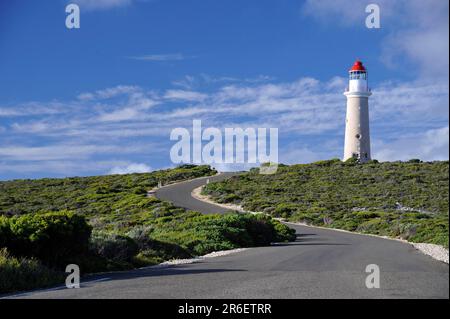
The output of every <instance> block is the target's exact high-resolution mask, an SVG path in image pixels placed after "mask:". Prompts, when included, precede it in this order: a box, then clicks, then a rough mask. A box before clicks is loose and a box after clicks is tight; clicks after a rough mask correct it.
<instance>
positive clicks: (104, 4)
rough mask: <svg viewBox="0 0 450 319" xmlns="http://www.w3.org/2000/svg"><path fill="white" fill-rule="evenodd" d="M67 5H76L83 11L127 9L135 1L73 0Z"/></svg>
mask: <svg viewBox="0 0 450 319" xmlns="http://www.w3.org/2000/svg"><path fill="white" fill-rule="evenodd" d="M66 2H67V3H76V4H78V5H79V6H80V9H81V10H87V11H94V10H107V9H111V8H118V7H125V6H129V5H131V4H132V3H133V2H134V1H133V0H71V1H66Z"/></svg>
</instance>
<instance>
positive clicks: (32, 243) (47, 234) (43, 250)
mask: <svg viewBox="0 0 450 319" xmlns="http://www.w3.org/2000/svg"><path fill="white" fill-rule="evenodd" d="M0 225H1V226H0V229H1V230H0V233H1V234H0V242H1V243H2V245H4V247H7V248H8V249H9V251H10V252H11V253H12V254H13V255H15V256H24V257H36V258H38V259H39V260H41V261H42V262H43V263H45V264H47V265H55V266H61V265H66V264H68V263H71V262H73V261H74V259H73V258H74V257H76V256H80V255H83V254H85V253H86V252H87V251H88V244H89V236H90V234H91V229H92V228H91V226H89V225H88V224H87V222H86V220H85V218H84V217H83V216H79V215H76V214H74V213H72V212H67V211H63V212H58V213H46V214H28V215H22V216H14V217H10V218H5V217H3V218H1V219H0Z"/></svg>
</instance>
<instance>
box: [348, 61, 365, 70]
mask: <svg viewBox="0 0 450 319" xmlns="http://www.w3.org/2000/svg"><path fill="white" fill-rule="evenodd" d="M365 70H366V68H365V67H364V65H363V64H362V62H361V61H359V60H356V61H355V64H353V66H352V68H351V69H350V71H365Z"/></svg>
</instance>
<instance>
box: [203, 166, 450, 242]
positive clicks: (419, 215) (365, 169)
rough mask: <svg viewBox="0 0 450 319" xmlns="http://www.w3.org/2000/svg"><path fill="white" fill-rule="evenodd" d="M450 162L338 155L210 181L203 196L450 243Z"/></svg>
mask: <svg viewBox="0 0 450 319" xmlns="http://www.w3.org/2000/svg"><path fill="white" fill-rule="evenodd" d="M448 168H449V163H448V161H446V162H430V163H424V162H421V161H418V160H411V161H409V162H386V163H378V162H376V161H372V162H370V163H367V164H357V163H354V162H352V161H349V162H341V161H340V160H338V159H336V160H329V161H321V162H316V163H312V164H301V165H292V166H286V165H280V167H279V169H278V171H277V173H276V174H273V175H263V174H259V171H258V169H253V170H251V171H250V172H248V173H245V174H242V175H240V176H236V177H233V178H232V179H230V180H227V181H223V182H219V183H211V184H209V185H207V186H206V187H205V188H204V190H203V193H204V194H205V195H210V196H212V198H213V199H214V200H215V201H217V202H220V203H233V204H238V205H241V206H242V207H243V208H244V209H246V210H248V211H258V212H264V213H267V214H270V215H272V216H275V217H281V218H285V219H287V220H290V221H297V222H304V223H308V224H311V225H318V226H325V227H331V228H339V229H345V230H350V231H358V232H362V233H370V234H377V235H386V236H390V237H399V238H403V239H407V240H409V241H412V242H424V243H434V244H440V245H443V246H446V247H448V222H449V219H448V218H449V217H448V196H449V188H448V187H449V171H448Z"/></svg>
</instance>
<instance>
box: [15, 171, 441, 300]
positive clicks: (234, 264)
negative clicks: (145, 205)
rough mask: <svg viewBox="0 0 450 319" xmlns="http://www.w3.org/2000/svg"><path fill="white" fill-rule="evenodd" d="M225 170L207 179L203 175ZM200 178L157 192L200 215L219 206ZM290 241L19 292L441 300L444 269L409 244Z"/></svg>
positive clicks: (328, 238) (324, 237) (345, 236)
mask: <svg viewBox="0 0 450 319" xmlns="http://www.w3.org/2000/svg"><path fill="white" fill-rule="evenodd" d="M226 177H227V175H219V176H215V177H210V178H209V179H210V180H211V181H216V180H219V179H223V178H226ZM206 180H207V178H201V179H196V180H193V181H189V182H184V183H179V184H174V185H171V186H167V187H164V188H162V189H160V190H159V191H158V192H157V194H156V195H157V196H158V197H159V198H161V199H164V200H170V201H172V202H173V203H175V204H176V205H179V206H182V207H185V208H188V209H192V210H198V211H200V212H203V213H212V212H214V211H216V212H221V213H223V212H224V209H223V208H221V207H218V206H217V207H216V206H214V205H211V204H206V203H203V202H200V201H198V200H196V199H194V198H192V197H191V195H190V194H191V191H192V190H193V189H194V188H196V187H198V186H201V185H202V184H205V183H206ZM292 227H293V228H295V229H296V230H297V237H298V239H297V241H296V242H293V243H289V244H278V245H273V246H270V247H261V248H251V249H248V250H246V251H243V252H240V253H235V254H231V255H228V256H222V257H217V258H208V259H203V260H201V261H199V262H197V263H193V264H184V265H177V266H169V267H164V268H147V269H140V270H134V271H127V272H120V273H111V274H105V275H101V276H96V277H94V278H91V280H92V281H89V282H84V283H82V287H81V288H80V289H65V288H61V289H58V290H47V291H38V292H32V293H27V294H22V295H19V297H21V298H187V299H189V298H206V299H207V298H449V268H448V265H447V264H444V263H441V262H438V261H435V260H433V259H431V258H430V257H428V256H425V255H423V254H421V253H420V252H418V251H417V250H415V249H414V248H413V247H412V246H411V245H408V244H404V243H401V242H398V241H393V240H387V239H382V238H377V237H371V236H363V235H358V234H350V233H346V232H339V231H333V230H328V229H320V228H313V227H305V226H292ZM369 264H376V265H378V266H379V269H380V288H379V289H377V288H374V289H368V288H367V287H366V285H365V280H366V276H367V275H368V274H367V273H366V272H365V269H366V266H367V265H369Z"/></svg>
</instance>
